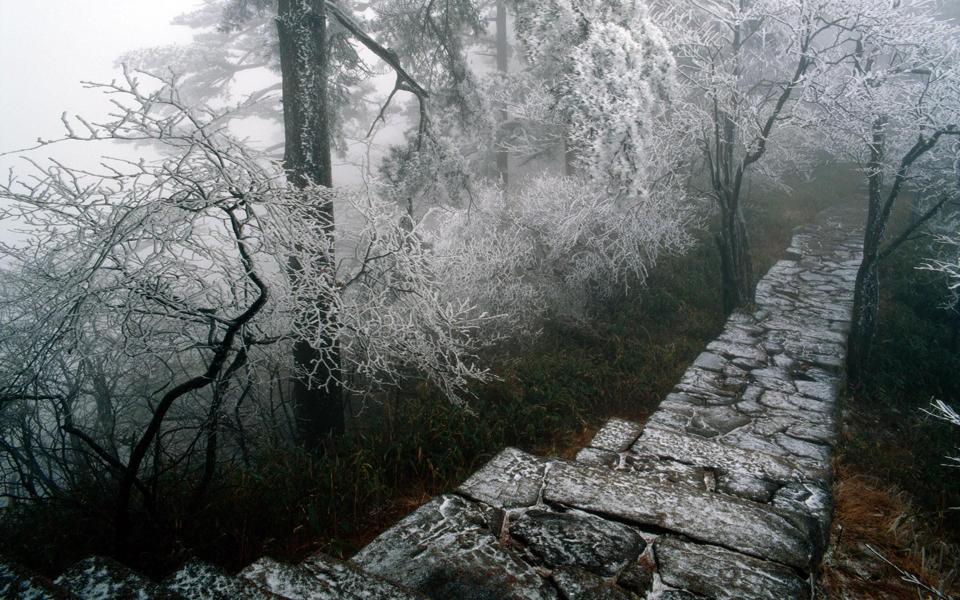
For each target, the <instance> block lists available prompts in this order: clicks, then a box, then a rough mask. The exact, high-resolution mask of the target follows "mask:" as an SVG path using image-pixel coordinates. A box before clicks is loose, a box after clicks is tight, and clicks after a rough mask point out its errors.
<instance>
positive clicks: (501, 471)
mask: <svg viewBox="0 0 960 600" xmlns="http://www.w3.org/2000/svg"><path fill="white" fill-rule="evenodd" d="M544 465H546V461H544V460H543V459H541V458H537V457H536V456H533V455H532V454H527V453H526V452H524V451H522V450H517V449H516V448H505V449H504V450H503V451H501V452H500V453H499V454H497V455H496V456H494V457H493V458H492V459H490V462H488V463H487V464H485V465H484V466H482V467H480V469H479V470H478V471H477V472H475V473H474V474H473V475H471V476H470V477H469V478H468V479H467V480H466V481H464V482H463V484H461V485H460V487H459V488H457V492H459V493H460V494H463V495H464V496H467V497H468V498H473V499H474V500H478V501H480V502H484V503H486V504H489V505H490V506H495V507H497V508H518V507H522V506H533V505H534V504H536V503H537V498H538V497H539V495H540V486H541V483H542V481H543V469H544Z"/></svg>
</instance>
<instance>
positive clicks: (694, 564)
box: [654, 537, 809, 600]
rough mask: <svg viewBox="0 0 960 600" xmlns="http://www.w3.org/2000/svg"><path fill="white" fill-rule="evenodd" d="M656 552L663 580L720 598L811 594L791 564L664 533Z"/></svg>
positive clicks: (796, 598)
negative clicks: (759, 558) (689, 540)
mask: <svg viewBox="0 0 960 600" xmlns="http://www.w3.org/2000/svg"><path fill="white" fill-rule="evenodd" d="M654 553H655V554H656V557H657V567H658V569H657V571H658V573H659V574H660V577H661V579H663V582H664V583H666V584H667V585H670V586H673V587H678V588H682V589H684V590H689V591H691V592H695V593H697V594H701V595H704V596H707V597H710V598H716V599H717V600H742V599H743V598H771V599H772V598H776V599H777V600H801V599H806V598H808V597H809V594H808V593H807V590H808V588H809V586H808V585H807V584H806V582H805V581H803V580H802V579H800V578H799V577H797V575H796V574H795V573H794V571H793V570H791V569H789V568H788V567H785V566H783V565H778V564H775V563H772V562H768V561H764V560H758V559H756V558H751V557H749V556H744V555H742V554H739V553H737V552H731V551H730V550H726V549H724V548H718V547H716V546H706V545H702V544H695V543H692V542H687V541H683V540H680V539H677V538H674V537H661V538H658V539H657V541H656V542H655V544H654Z"/></svg>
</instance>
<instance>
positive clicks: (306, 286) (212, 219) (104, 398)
mask: <svg viewBox="0 0 960 600" xmlns="http://www.w3.org/2000/svg"><path fill="white" fill-rule="evenodd" d="M141 77H143V76H141ZM96 87H99V88H101V89H103V90H104V91H106V92H107V93H109V94H110V95H111V97H112V99H113V100H115V106H116V107H117V109H118V110H117V112H116V113H115V114H114V115H113V118H112V120H109V121H107V122H105V123H102V124H97V123H89V122H87V121H85V120H82V119H79V120H77V121H76V122H74V121H67V120H65V124H66V125H67V128H68V132H67V135H66V139H67V140H74V141H85V142H87V143H91V144H97V143H101V142H104V141H111V142H131V141H134V142H150V143H152V144H155V145H156V146H157V147H158V148H160V149H162V150H163V151H164V156H163V158H161V159H159V160H156V161H146V160H141V161H138V162H130V161H122V160H106V161H105V162H104V164H103V166H102V168H101V169H100V170H98V171H96V172H94V171H83V170H79V169H74V168H70V167H69V166H66V165H63V164H60V163H51V164H40V163H34V167H35V171H34V174H33V175H32V176H31V177H24V178H21V179H19V180H10V181H8V182H6V183H5V184H3V185H0V199H2V201H3V210H2V213H0V217H2V218H3V221H4V222H5V223H6V224H8V225H9V226H12V227H15V228H17V229H18V230H20V231H21V233H22V238H21V239H20V240H19V241H17V242H16V243H10V244H7V245H4V246H3V248H2V252H3V264H4V270H3V271H2V276H0V283H2V287H0V328H2V329H3V330H4V332H5V335H4V336H3V338H2V339H0V420H2V421H3V422H4V428H3V429H2V431H0V472H2V475H3V482H4V485H5V488H6V489H5V493H7V494H9V495H11V496H15V497H19V496H26V497H32V498H34V499H37V498H43V497H49V496H52V495H57V494H58V493H61V492H63V491H66V490H69V489H70V488H71V487H72V485H73V484H74V483H76V482H77V481H79V480H81V479H82V480H84V481H87V482H88V483H89V481H90V480H91V479H90V478H91V477H92V481H93V482H94V483H96V484H97V485H99V486H100V487H102V489H103V493H106V494H109V495H110V497H113V498H115V499H116V504H115V516H114V519H113V520H114V526H115V528H116V533H117V536H118V540H121V541H122V540H123V538H124V537H125V534H126V532H127V528H128V526H129V523H130V521H129V515H130V513H131V510H132V509H133V508H135V507H140V508H143V509H144V510H146V511H147V512H148V513H151V514H154V515H155V514H156V512H157V511H161V510H162V507H163V502H162V498H163V490H162V488H161V487H158V486H161V484H160V483H158V482H160V481H168V480H170V478H171V477H170V476H171V475H176V474H191V473H193V474H198V476H199V479H198V480H199V482H200V483H199V487H198V489H197V490H196V498H200V497H202V494H203V492H204V491H205V488H206V486H207V485H208V484H209V481H210V478H211V477H212V476H213V472H214V470H215V469H216V467H217V465H218V464H220V461H221V460H222V457H223V454H224V453H225V452H229V453H232V454H236V453H238V452H239V453H242V452H243V451H244V443H245V442H244V439H245V438H244V436H243V434H242V428H243V423H244V421H245V419H243V418H242V413H243V411H242V410H241V408H240V405H241V404H242V403H244V402H246V403H247V404H246V406H250V404H251V403H254V402H255V400H251V399H250V395H251V394H253V395H254V396H255V397H259V398H262V397H263V394H265V393H266V392H265V391H264V390H265V389H267V388H270V386H271V385H272V382H271V379H272V378H274V377H276V375H277V374H278V373H284V372H286V373H293V374H294V375H295V378H296V379H298V380H305V381H308V382H310V384H308V386H307V387H309V388H316V387H319V386H321V385H324V384H327V385H330V384H333V385H336V386H338V387H339V386H344V385H349V382H350V379H349V377H348V376H354V375H358V376H359V377H360V379H361V380H362V381H363V383H364V385H365V386H368V387H373V386H376V385H394V384H396V383H398V382H399V381H401V380H402V379H403V378H404V377H405V376H406V375H408V374H411V373H418V374H422V375H424V376H426V377H427V378H429V379H430V380H432V381H433V382H435V383H436V385H437V386H438V387H439V388H440V389H441V390H443V391H444V392H445V393H446V394H447V395H448V397H449V398H450V399H451V400H453V401H459V399H460V397H461V394H462V392H463V389H464V387H465V386H466V385H467V384H468V383H469V382H470V381H473V380H484V379H486V378H487V377H488V374H487V372H486V371H485V370H483V369H481V368H479V367H477V366H475V361H474V359H473V355H474V354H475V352H476V351H477V350H478V348H479V347H480V345H481V341H480V340H481V338H480V336H478V335H477V331H478V329H480V328H481V327H482V326H484V325H485V324H486V323H487V321H488V320H489V318H488V317H486V316H485V315H483V314H482V313H480V312H478V311H476V310H475V309H473V307H472V305H470V304H467V303H465V302H462V301H460V302H457V301H454V300H451V299H449V298H447V297H445V296H444V295H443V294H442V293H441V292H442V290H440V289H439V287H438V284H437V280H438V277H437V273H438V266H437V262H436V260H435V258H434V255H433V254H432V253H430V252H429V249H428V248H427V247H426V246H425V245H424V244H423V243H422V242H421V239H422V236H421V235H420V234H419V232H418V231H417V230H412V231H411V230H410V228H408V227H405V226H402V223H401V219H400V218H399V217H400V211H399V210H398V209H397V208H396V207H395V205H393V204H391V203H389V202H387V201H385V200H381V199H378V198H376V197H371V196H369V195H368V194H366V193H359V192H353V193H351V192H348V191H346V190H341V191H334V190H332V189H331V188H330V187H328V186H324V185H321V184H318V183H314V182H312V181H300V182H297V181H294V180H292V178H291V177H290V174H289V169H288V168H287V166H286V165H280V164H277V163H276V162H275V161H273V160H271V159H270V158H269V157H267V156H264V155H262V154H259V153H257V152H254V151H252V150H250V149H249V148H248V147H246V146H245V145H244V144H242V143H241V142H239V141H237V140H236V139H235V138H234V137H233V136H232V135H231V134H230V133H229V130H228V128H227V124H228V122H229V121H230V120H231V118H232V117H231V116H230V115H229V114H226V113H224V112H222V111H216V110H213V109H208V108H205V107H191V106H189V105H187V104H186V103H185V102H184V101H183V100H182V98H181V97H180V96H179V94H178V91H177V87H176V85H175V82H174V81H171V80H151V81H144V82H141V81H138V78H137V77H134V76H133V75H130V74H128V77H127V78H126V79H125V80H124V82H123V83H120V84H111V85H105V86H96ZM334 194H338V195H340V196H341V201H342V202H343V203H344V204H346V205H349V206H351V207H352V208H353V210H354V212H355V213H356V214H358V215H360V216H361V218H362V223H363V226H362V227H360V228H359V229H358V231H357V232H356V237H355V239H353V240H352V243H351V244H350V247H351V248H352V249H353V253H352V254H350V255H349V256H347V255H342V256H337V257H336V260H334V258H335V257H334V254H333V233H332V228H331V227H330V226H329V225H330V223H329V222H328V221H327V220H325V219H327V218H328V217H327V216H325V215H326V214H327V213H326V212H325V211H326V207H327V206H328V205H329V203H330V202H331V197H332V196H333V195H334ZM291 264H293V265H295V266H294V267H291ZM318 323H319V324H321V326H322V329H321V328H320V327H318V326H317V324H318ZM296 344H308V345H309V348H310V350H311V351H312V352H313V354H314V356H316V357H317V359H316V360H314V361H311V362H308V363H304V362H301V363H300V364H292V361H291V360H290V347H291V346H292V345H296ZM231 415H234V417H233V418H231ZM238 415H239V416H238ZM234 426H236V427H234ZM201 449H203V452H200V450H201ZM161 478H162V479H161ZM173 479H176V477H173Z"/></svg>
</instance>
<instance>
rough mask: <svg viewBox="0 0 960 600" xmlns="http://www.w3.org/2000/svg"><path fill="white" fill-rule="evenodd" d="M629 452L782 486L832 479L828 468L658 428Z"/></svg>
mask: <svg viewBox="0 0 960 600" xmlns="http://www.w3.org/2000/svg"><path fill="white" fill-rule="evenodd" d="M630 452H636V453H638V454H653V455H655V456H660V457H663V458H669V459H671V460H675V461H677V462H681V463H686V464H689V465H693V466H698V467H704V468H708V469H714V470H717V471H721V472H723V473H728V474H742V475H747V476H750V477H753V478H755V479H760V480H765V481H772V482H776V483H781V484H782V483H790V482H793V481H821V480H826V479H828V478H829V472H828V471H829V469H828V468H827V467H826V466H824V467H818V466H816V465H811V464H808V463H804V462H800V461H798V460H788V459H786V458H784V457H781V456H776V455H773V454H767V453H765V452H759V451H756V450H749V449H744V448H739V447H736V446H731V445H728V444H724V443H722V442H718V441H714V440H708V439H705V438H701V437H699V436H695V435H686V434H682V433H677V432H674V431H668V430H666V429H660V428H657V427H647V428H646V429H645V430H644V432H643V435H642V436H640V438H639V439H638V440H637V441H636V442H635V443H634V444H633V446H631V447H630Z"/></svg>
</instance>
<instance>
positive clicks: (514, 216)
mask: <svg viewBox="0 0 960 600" xmlns="http://www.w3.org/2000/svg"><path fill="white" fill-rule="evenodd" d="M656 208H659V210H651V205H650V204H649V203H636V204H622V203H617V202H611V201H610V199H609V197H607V196H605V195H604V194H598V193H597V189H596V187H595V185H594V184H593V182H590V181H588V180H584V179H582V178H577V177H564V176H558V175H549V174H547V175H541V176H539V177H536V178H534V179H532V180H531V181H529V182H528V183H526V184H525V185H523V186H520V187H518V188H516V189H511V194H510V196H509V197H507V196H506V195H505V194H503V191H502V189H499V188H497V187H494V186H486V187H483V188H481V189H480V190H479V191H478V193H477V194H476V195H475V197H474V202H473V204H472V206H471V208H470V210H469V211H467V210H446V209H443V208H436V209H434V210H432V211H431V212H430V213H429V214H428V215H427V217H426V218H425V219H424V224H425V228H424V232H425V233H426V234H428V235H429V237H428V238H427V239H429V240H430V243H431V245H432V246H433V248H434V251H435V252H436V254H437V256H438V261H439V262H440V265H441V266H440V267H439V268H438V273H439V277H440V281H441V282H442V287H443V289H445V290H448V291H449V292H450V293H453V294H454V295H455V296H459V297H467V298H471V300H472V301H473V302H475V303H477V304H478V305H479V306H480V307H483V309H484V310H486V311H488V312H490V313H493V314H502V315H504V318H503V319H502V320H501V321H500V326H501V327H503V328H508V329H505V330H501V332H502V333H503V334H505V335H509V334H510V333H512V332H513V333H515V332H516V331H524V332H530V331H535V330H536V329H538V327H539V325H540V323H541V322H542V320H543V319H544V318H553V319H557V318H559V319H564V320H568V321H574V322H576V321H578V320H582V319H583V318H584V317H585V316H588V315H589V314H590V312H591V311H592V309H594V308H595V307H596V306H597V304H598V302H601V301H606V300H609V299H611V298H614V297H616V296H617V294H618V293H620V292H622V291H623V290H625V289H627V288H629V287H630V286H631V285H633V286H642V285H643V283H644V281H645V280H646V277H647V274H648V272H649V270H650V269H651V268H652V267H653V266H654V265H655V264H656V262H657V260H658V259H659V257H660V256H661V255H663V254H667V253H671V252H680V251H683V250H685V249H686V248H687V247H689V245H690V243H691V239H690V237H689V236H688V235H687V232H686V230H685V228H684V227H683V226H682V223H678V221H677V218H676V213H675V212H673V211H671V210H669V207H656Z"/></svg>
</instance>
